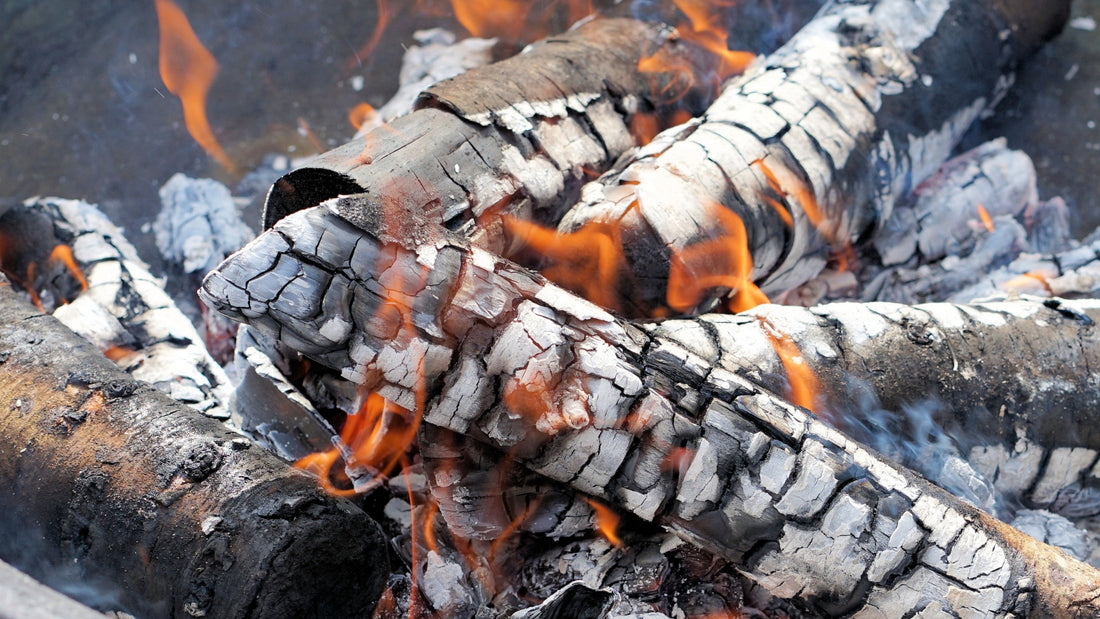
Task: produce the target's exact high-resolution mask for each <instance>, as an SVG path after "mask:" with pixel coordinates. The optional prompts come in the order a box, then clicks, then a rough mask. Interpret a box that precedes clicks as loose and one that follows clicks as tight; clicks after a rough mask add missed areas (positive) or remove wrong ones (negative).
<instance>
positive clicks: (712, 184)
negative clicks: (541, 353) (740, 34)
mask: <svg viewBox="0 0 1100 619" xmlns="http://www.w3.org/2000/svg"><path fill="white" fill-rule="evenodd" d="M1068 10H1069V2H1068V1H1065V0H1061V1H1059V2H1047V3H1042V5H1041V7H1040V5H1028V4H1026V3H1020V2H996V1H980V2H971V1H953V2H931V3H925V2H913V1H911V0H877V1H861V2H833V3H830V4H828V5H827V6H826V7H825V8H824V9H822V11H821V12H820V13H819V14H818V15H817V16H816V17H815V18H814V19H813V20H811V21H810V22H809V23H808V24H807V25H806V26H805V27H804V28H803V29H802V30H800V31H799V32H798V33H797V34H796V35H795V36H794V37H793V38H792V39H791V40H790V41H789V42H788V43H787V44H786V45H784V46H783V47H782V48H780V49H779V50H777V51H776V52H775V53H773V54H769V55H768V56H766V57H764V58H762V59H760V60H759V61H758V62H757V63H756V64H755V65H754V66H753V67H751V68H750V69H749V70H748V71H747V72H746V73H745V74H744V75H743V76H740V77H737V78H733V79H731V80H730V81H729V82H728V83H727V84H726V86H725V88H724V90H723V93H722V95H721V96H719V98H718V99H717V100H716V101H715V102H714V103H713V104H712V105H711V107H710V108H709V109H708V110H707V112H706V113H705V114H704V115H703V116H701V117H700V118H698V119H696V120H694V121H691V122H689V123H686V124H684V125H682V126H680V127H676V128H673V129H670V130H668V131H666V132H665V133H664V134H661V135H659V136H657V138H655V139H654V140H653V142H651V143H650V144H649V145H647V146H645V147H643V148H642V149H640V150H639V151H638V152H637V153H636V154H634V155H633V156H632V157H631V158H630V159H625V160H623V163H622V165H619V166H616V168H615V169H613V170H612V171H610V172H608V173H607V174H606V175H604V176H603V177H601V178H600V179H599V180H598V181H596V182H593V183H590V184H589V185H587V186H586V187H585V188H584V189H583V190H582V198H581V201H580V202H579V203H578V204H577V205H576V206H574V207H573V208H572V209H571V210H570V211H569V212H568V213H567V214H566V215H565V216H564V219H563V220H562V222H561V224H560V227H559V229H560V230H561V231H563V232H572V231H575V230H577V229H579V228H580V227H582V226H583V225H584V224H586V223H589V222H615V223H616V225H618V226H621V227H622V229H623V230H622V235H623V245H624V248H625V250H626V254H627V262H628V272H629V274H630V275H631V276H632V279H631V283H630V284H629V285H628V286H632V287H633V289H630V290H628V294H627V295H625V296H626V297H627V300H628V301H633V303H632V304H631V303H627V304H626V308H625V311H627V312H629V313H633V314H638V315H648V314H649V313H650V312H651V311H652V309H653V308H654V307H660V306H662V305H664V301H665V290H666V280H667V277H668V272H669V264H670V254H671V253H672V252H674V251H682V250H684V248H685V247H688V246H691V245H692V244H695V243H698V242H700V241H701V240H706V239H708V238H712V237H716V236H721V235H722V234H723V232H722V229H721V228H720V227H719V225H718V223H717V218H716V217H715V215H714V213H713V209H714V208H716V206H717V205H721V206H723V207H725V208H727V209H730V211H731V212H733V213H735V214H736V215H737V216H738V217H739V218H740V219H741V220H742V222H743V224H744V227H745V229H746V232H747V236H748V242H747V245H748V249H749V250H750V253H751V255H752V267H753V272H752V273H753V275H752V276H753V279H754V280H756V281H757V282H758V283H759V284H760V286H761V288H762V289H763V290H764V292H765V293H767V294H776V293H780V292H783V291H785V290H788V289H790V288H792V287H794V286H797V285H799V284H801V283H803V282H805V281H806V280H807V279H809V278H811V277H813V276H814V275H816V274H817V273H818V272H819V271H820V270H821V269H822V268H823V267H824V265H825V264H826V262H827V261H828V260H829V258H830V256H831V255H832V254H836V253H839V252H841V251H843V250H844V248H845V247H847V246H848V245H850V244H852V243H856V242H859V241H862V240H866V238H867V237H869V236H871V235H873V233H874V232H875V231H876V230H877V229H879V228H880V227H881V226H883V224H884V223H885V222H886V221H887V220H888V219H889V218H890V216H891V212H892V210H893V208H894V206H895V204H896V203H898V202H899V201H900V200H901V199H903V198H905V197H906V196H908V195H909V194H910V192H911V191H912V190H913V189H914V188H915V187H916V186H917V185H918V184H919V183H920V182H921V181H922V180H923V179H925V178H927V177H928V176H929V175H930V174H932V173H933V172H934V171H935V170H936V169H937V168H938V167H939V166H940V164H942V163H943V162H944V160H946V158H947V157H948V155H949V154H950V152H951V150H952V149H953V148H954V146H955V145H956V144H957V142H958V140H959V139H960V138H961V137H962V135H963V133H964V132H965V131H966V129H967V127H969V126H970V124H971V123H972V122H973V121H974V120H975V119H977V118H978V117H979V115H980V114H981V113H982V112H983V111H985V110H987V109H989V108H990V107H991V106H993V105H994V104H995V103H996V102H997V101H998V100H999V99H1000V98H1001V96H1003V94H1004V93H1005V91H1006V89H1007V87H1008V85H1009V84H1011V82H1012V75H1013V73H1014V71H1015V68H1016V66H1017V64H1018V63H1019V62H1020V61H1021V60H1022V59H1023V58H1024V57H1025V56H1026V55H1027V54H1029V53H1031V52H1032V51H1033V50H1034V49H1035V47H1036V46H1037V45H1038V44H1039V43H1040V42H1041V41H1042V40H1043V39H1045V38H1048V37H1050V36H1053V35H1054V34H1056V33H1057V32H1058V31H1059V30H1060V29H1061V27H1062V25H1063V24H1064V22H1065V19H1066V18H1067V16H1068ZM769 176H771V178H769ZM725 292H726V291H723V290H716V291H714V292H713V294H712V295H711V296H712V298H711V299H706V298H705V299H703V300H702V301H700V303H698V304H697V307H703V308H704V309H705V308H706V307H708V303H710V302H713V297H714V296H721V295H722V294H724V293H725ZM673 309H681V308H673Z"/></svg>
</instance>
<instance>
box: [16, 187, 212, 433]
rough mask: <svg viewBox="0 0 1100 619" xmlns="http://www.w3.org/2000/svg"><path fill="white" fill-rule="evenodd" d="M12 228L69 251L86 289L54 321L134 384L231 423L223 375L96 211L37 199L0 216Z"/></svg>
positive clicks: (198, 338)
mask: <svg viewBox="0 0 1100 619" xmlns="http://www.w3.org/2000/svg"><path fill="white" fill-rule="evenodd" d="M13 231H18V233H19V234H22V235H26V238H28V239H34V242H35V243H38V244H40V245H41V246H43V247H45V248H47V249H49V248H52V247H53V246H54V245H56V244H59V243H60V244H65V245H67V246H69V247H71V251H72V258H73V260H74V261H75V264H76V266H77V267H79V270H80V271H81V273H82V274H83V277H84V279H85V281H86V282H87V289H86V290H84V291H79V293H74V295H75V296H74V297H72V298H71V301H72V302H71V303H67V304H63V305H58V306H57V307H56V309H54V310H53V314H54V316H55V317H56V318H57V319H58V320H60V321H61V322H62V323H63V324H65V325H66V326H68V327H69V328H70V329H72V330H74V331H75V332H77V333H78V334H80V335H81V336H82V337H84V338H85V339H87V340H88V341H89V342H92V343H93V344H95V346H96V347H97V348H99V350H100V351H104V352H107V353H109V354H111V356H112V357H113V358H114V359H115V360H116V362H117V363H118V364H119V365H120V367H122V368H124V369H125V370H126V371H128V372H129V373H130V374H131V375H132V376H133V377H134V378H136V379H137V380H140V381H144V382H146V383H149V384H151V385H153V386H155V387H156V388H158V389H160V390H161V391H164V392H165V393H167V394H169V395H171V396H172V397H173V399H175V400H177V401H179V402H182V403H185V404H188V405H190V406H191V407H192V408H195V409H196V410H199V411H201V412H203V413H204V414H206V415H207V416H209V417H214V418H216V419H228V418H229V416H230V413H229V399H230V395H231V387H230V383H229V377H228V376H226V374H225V372H224V371H223V370H222V368H221V366H219V365H218V364H217V363H216V362H215V361H214V359H213V358H212V357H211V356H210V353H208V352H207V350H206V347H205V346H203V340H202V337H201V336H199V334H198V332H197V331H196V330H195V327H194V326H193V325H192V323H191V321H190V320H189V319H188V318H187V316H185V315H184V314H183V312H182V311H181V310H180V309H179V307H178V306H177V305H176V303H175V301H174V300H173V299H172V298H171V297H170V296H169V295H168V293H167V292H165V290H164V288H163V286H162V283H161V281H160V280H159V279H158V278H156V277H155V276H154V275H153V274H152V272H151V271H150V269H149V265H147V264H145V262H144V261H142V260H141V258H139V257H138V254H137V250H136V249H134V246H133V245H131V244H130V242H129V241H128V240H127V239H126V237H125V236H124V235H123V232H122V230H120V229H119V228H118V227H117V226H115V225H114V223H112V222H111V221H110V220H109V219H107V216H106V215H104V214H103V212H102V211H100V210H99V209H98V208H96V207H95V206H93V205H91V204H88V203H87V202H83V201H80V200H65V199H60V198H36V199H32V200H28V201H27V202H25V203H24V204H22V205H20V206H16V207H13V208H11V209H10V210H8V211H7V212H6V213H5V214H4V215H3V216H2V217H0V234H3V233H10V232H13ZM62 272H64V271H62ZM64 274H65V278H66V279H69V280H71V279H72V277H71V276H70V275H69V274H68V273H67V272H64ZM58 279H60V278H58ZM31 285H33V283H32V284H31ZM51 286H52V287H54V288H56V287H57V282H55V283H53V284H51ZM55 296H56V295H55Z"/></svg>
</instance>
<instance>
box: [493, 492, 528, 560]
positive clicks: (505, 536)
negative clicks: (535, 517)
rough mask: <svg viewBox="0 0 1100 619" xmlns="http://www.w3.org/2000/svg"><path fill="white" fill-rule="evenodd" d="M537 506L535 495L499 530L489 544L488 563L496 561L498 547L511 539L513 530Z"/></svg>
mask: <svg viewBox="0 0 1100 619" xmlns="http://www.w3.org/2000/svg"><path fill="white" fill-rule="evenodd" d="M538 506H539V501H538V498H537V497H536V499H535V500H534V501H531V502H530V503H528V505H527V507H526V508H525V509H524V510H523V513H522V514H520V515H518V516H516V517H515V518H513V519H512V521H511V522H509V523H508V526H506V527H504V530H503V531H501V532H500V535H499V536H497V538H496V539H495V540H493V543H492V544H490V545H489V562H490V563H496V559H497V554H498V553H499V552H500V549H501V548H503V547H504V544H505V543H506V542H508V541H509V540H511V539H512V536H513V535H514V534H515V532H516V531H518V530H519V528H520V526H521V525H522V524H523V523H524V522H526V521H527V519H528V518H530V517H531V514H533V513H535V510H536V509H538Z"/></svg>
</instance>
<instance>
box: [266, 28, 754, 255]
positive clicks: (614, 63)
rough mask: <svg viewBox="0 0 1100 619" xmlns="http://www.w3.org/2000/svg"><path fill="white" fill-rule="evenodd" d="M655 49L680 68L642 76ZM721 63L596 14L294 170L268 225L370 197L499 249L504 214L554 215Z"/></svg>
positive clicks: (444, 86)
mask: <svg viewBox="0 0 1100 619" xmlns="http://www.w3.org/2000/svg"><path fill="white" fill-rule="evenodd" d="M658 55H660V56H662V57H665V58H667V59H668V62H669V65H670V66H672V67H674V68H678V69H680V70H670V69H665V68H661V70H657V71H647V70H643V68H639V63H640V62H641V61H642V60H643V59H645V58H647V57H655V56H658ZM749 57H751V55H749ZM717 62H718V61H717V58H716V57H715V56H713V55H709V54H703V53H701V51H700V50H699V49H697V48H696V47H694V46H692V45H688V44H686V43H684V42H682V41H681V40H680V39H679V38H678V37H677V36H676V35H675V31H674V30H673V29H671V28H668V27H664V26H658V25H654V24H647V23H645V22H641V21H637V20H631V19H595V20H592V21H590V22H588V23H586V24H584V25H582V26H580V27H578V28H576V29H575V30H573V31H571V32H568V33H565V34H562V35H558V36H555V37H550V38H548V39H546V40H544V41H542V42H540V43H537V44H534V45H533V46H531V48H530V49H529V50H528V51H526V52H524V53H523V54H520V55H518V56H515V57H513V58H511V59H508V60H505V61H502V62H498V63H495V64H493V65H490V66H487V67H483V68H480V69H475V70H472V71H469V72H467V73H464V74H462V75H460V76H458V77H456V78H453V79H451V80H445V81H443V82H440V83H439V84H436V85H434V86H432V87H431V88H429V89H428V90H427V91H425V92H424V93H423V94H422V95H421V96H420V99H419V102H418V109H417V110H416V111H414V112H412V113H411V114H408V115H406V116H403V117H401V118H398V119H396V120H394V121H393V122H392V123H390V124H389V125H385V126H383V127H380V128H378V129H376V130H374V131H372V132H370V133H369V134H367V135H366V136H364V137H362V138H359V139H356V140H353V141H351V142H349V143H347V144H345V145H343V146H341V147H339V148H337V149H335V150H332V151H329V152H328V153H325V154H323V155H321V156H320V157H318V158H317V159H316V160H314V161H313V162H312V163H311V164H310V165H309V166H308V167H305V168H301V169H299V170H295V171H294V172H291V173H290V174H287V175H286V176H284V177H283V178H282V179H280V180H279V181H278V182H276V183H275V185H274V186H273V187H272V189H271V192H270V194H269V195H268V200H267V204H266V206H265V211H264V227H265V228H267V227H270V226H271V225H272V224H273V223H275V222H276V221H278V220H279V219H281V218H282V217H284V216H285V215H287V214H288V213H292V212H294V211H297V210H300V209H302V208H306V207H310V206H315V205H317V204H319V203H321V202H322V201H324V200H327V199H329V198H333V197H336V196H337V195H341V194H351V193H366V194H367V195H369V196H370V199H371V201H372V202H374V203H377V204H384V205H385V206H386V207H387V208H393V209H396V210H406V209H413V210H422V211H424V212H428V213H431V214H432V219H433V220H435V221H438V222H443V223H445V224H446V225H447V226H449V227H451V228H458V227H462V226H466V227H467V228H468V229H469V231H470V233H471V234H474V236H475V237H478V238H483V240H484V242H485V243H486V244H487V246H489V247H490V248H493V249H497V250H499V249H501V246H500V244H499V243H500V237H501V235H500V233H499V229H498V228H499V222H498V223H497V224H495V227H496V228H497V230H496V233H495V234H494V233H493V231H494V225H493V224H492V221H493V219H494V218H495V217H497V216H498V215H499V214H500V213H501V212H507V213H511V214H513V215H517V216H523V217H533V218H536V219H538V220H540V221H552V220H555V219H556V218H557V217H559V216H560V214H561V209H562V208H564V207H565V206H567V205H568V204H569V202H570V196H573V197H574V198H575V196H576V194H577V190H578V189H579V187H580V185H581V184H582V182H584V181H586V180H588V179H589V178H590V177H589V175H590V174H591V173H592V172H593V171H602V170H605V169H607V167H609V166H610V164H611V162H613V161H614V160H615V159H617V158H618V157H619V156H620V155H622V154H623V153H624V152H626V151H627V150H628V149H630V148H632V147H633V146H635V144H636V142H635V138H634V137H633V136H632V135H631V131H630V123H631V119H632V118H634V117H636V116H643V115H655V116H658V117H666V116H670V115H671V114H672V113H673V111H674V110H677V109H683V108H684V106H685V105H687V104H686V103H685V100H687V101H690V100H691V99H692V98H693V97H696V98H698V97H704V98H705V97H707V96H708V94H707V90H708V88H707V83H706V82H705V81H703V80H698V81H693V80H692V77H691V75H686V74H685V73H684V72H683V71H684V70H687V71H690V72H691V73H692V74H699V75H703V74H707V73H713V72H714V68H715V67H714V65H715V64H716V63H717ZM347 215H348V216H349V217H351V218H352V220H353V221H354V220H355V216H354V214H351V213H349V214H347ZM475 221H478V222H480V223H479V227H480V228H488V231H485V230H475V226H474V222H475ZM481 235H486V236H484V237H482V236H481Z"/></svg>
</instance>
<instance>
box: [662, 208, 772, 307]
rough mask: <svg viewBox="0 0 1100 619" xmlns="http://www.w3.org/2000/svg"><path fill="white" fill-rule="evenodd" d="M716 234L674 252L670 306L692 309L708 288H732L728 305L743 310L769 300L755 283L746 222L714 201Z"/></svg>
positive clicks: (670, 270) (670, 267)
mask: <svg viewBox="0 0 1100 619" xmlns="http://www.w3.org/2000/svg"><path fill="white" fill-rule="evenodd" d="M711 211H712V212H713V214H714V217H715V219H716V220H717V222H718V227H719V229H720V233H719V234H718V236H717V237H715V238H712V239H709V240H707V241H703V242H701V243H696V244H694V245H689V246H688V247H685V248H684V249H682V250H679V251H674V252H673V253H672V258H671V264H670V266H669V272H668V292H667V300H668V306H669V307H671V308H672V309H674V310H676V311H678V312H689V311H691V310H692V309H694V308H695V306H697V305H698V304H699V302H700V301H702V300H703V297H704V295H705V294H706V292H707V291H709V290H712V289H714V288H727V289H729V290H730V291H731V292H733V293H734V294H733V297H732V298H731V299H730V301H729V304H728V305H729V309H730V310H731V311H733V312H742V311H745V310H747V309H750V308H753V307H756V306H757V305H760V304H761V303H767V302H768V297H767V296H766V295H765V294H764V293H763V292H762V291H761V290H760V288H758V287H757V286H756V284H754V283H753V281H752V278H751V275H752V255H751V253H750V252H749V243H748V233H747V232H746V231H745V224H744V222H742V221H741V218H740V217H738V216H737V214H736V213H734V212H732V211H730V210H729V209H727V208H725V207H723V206H721V205H719V204H714V205H713V206H712V208H711Z"/></svg>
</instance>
